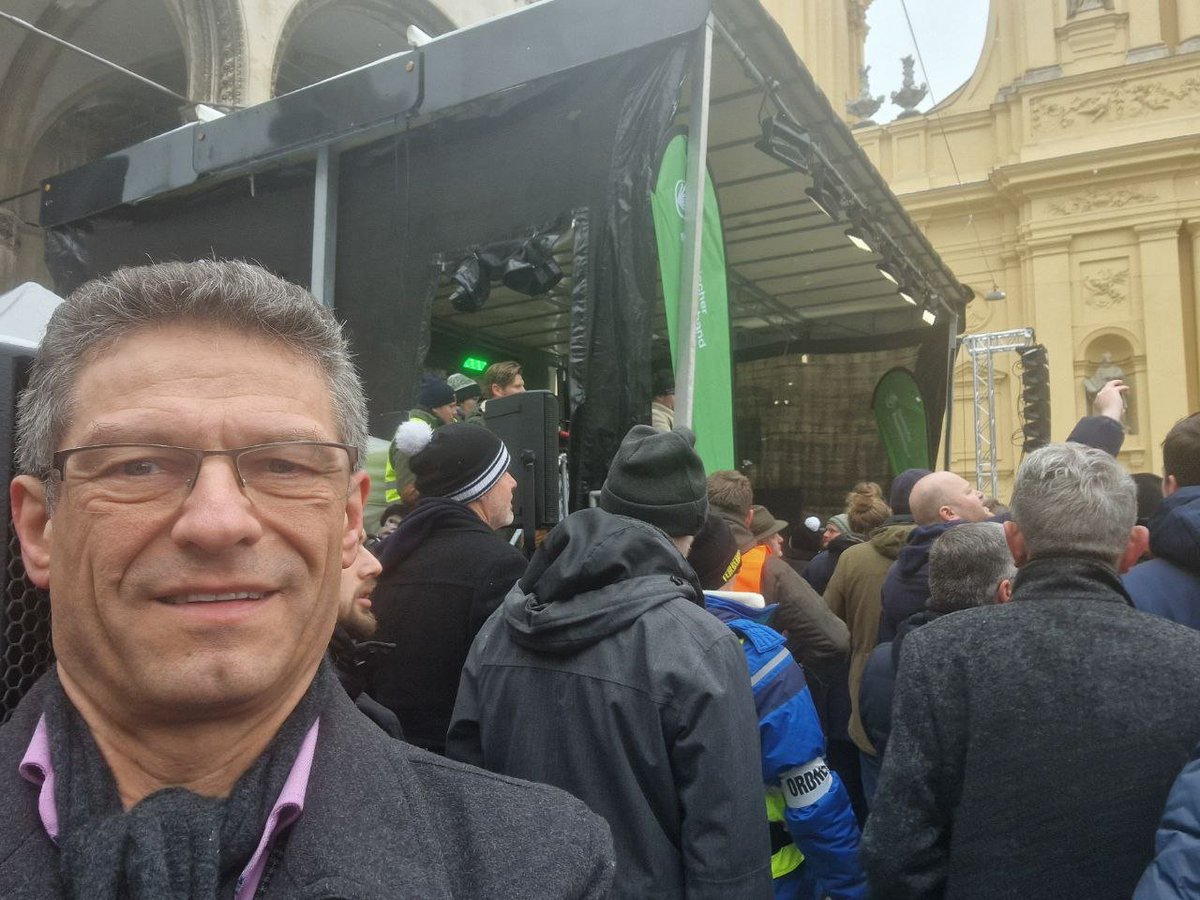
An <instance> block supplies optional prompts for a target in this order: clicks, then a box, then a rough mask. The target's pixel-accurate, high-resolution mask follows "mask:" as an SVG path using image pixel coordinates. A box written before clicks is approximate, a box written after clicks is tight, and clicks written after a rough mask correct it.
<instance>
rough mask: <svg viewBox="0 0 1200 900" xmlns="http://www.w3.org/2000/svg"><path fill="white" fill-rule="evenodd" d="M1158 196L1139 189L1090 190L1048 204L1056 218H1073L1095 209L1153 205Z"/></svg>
mask: <svg viewBox="0 0 1200 900" xmlns="http://www.w3.org/2000/svg"><path fill="white" fill-rule="evenodd" d="M1157 199H1158V194H1155V193H1153V192H1151V191H1143V190H1141V189H1139V188H1113V189H1111V190H1101V189H1099V188H1088V189H1087V190H1086V191H1083V192H1081V193H1078V194H1074V195H1072V196H1070V197H1060V198H1059V199H1057V200H1051V201H1050V203H1049V204H1048V206H1049V208H1050V212H1052V213H1054V215H1056V216H1073V215H1075V214H1076V213H1084V212H1091V211H1092V210H1095V209H1121V208H1122V207H1125V206H1131V205H1134V204H1141V203H1153V202H1154V201H1155V200H1157Z"/></svg>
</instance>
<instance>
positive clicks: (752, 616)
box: [704, 591, 779, 625]
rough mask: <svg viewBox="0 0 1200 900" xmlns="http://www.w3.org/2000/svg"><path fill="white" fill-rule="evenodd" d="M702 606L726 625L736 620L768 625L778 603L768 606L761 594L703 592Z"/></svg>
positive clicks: (777, 607)
mask: <svg viewBox="0 0 1200 900" xmlns="http://www.w3.org/2000/svg"><path fill="white" fill-rule="evenodd" d="M704 606H705V608H706V609H707V610H708V611H709V612H710V613H712V614H713V615H714V616H716V617H717V618H718V619H720V620H721V621H722V622H724V623H725V624H726V625H728V624H729V623H730V622H733V621H735V620H736V619H749V620H750V621H751V622H758V623H759V624H760V625H770V624H771V615H772V614H773V613H774V612H775V610H777V609H779V604H778V603H771V604H768V603H767V602H766V601H765V600H764V599H763V595H762V594H748V593H744V592H742V591H705V592H704Z"/></svg>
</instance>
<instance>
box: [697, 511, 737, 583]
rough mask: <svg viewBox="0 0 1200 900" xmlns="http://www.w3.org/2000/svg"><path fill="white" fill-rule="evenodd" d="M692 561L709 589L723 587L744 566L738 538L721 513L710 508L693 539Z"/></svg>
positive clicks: (698, 574)
mask: <svg viewBox="0 0 1200 900" xmlns="http://www.w3.org/2000/svg"><path fill="white" fill-rule="evenodd" d="M688 562H689V563H691V564H692V568H693V569H694V570H695V572H696V576H697V577H698V578H699V579H700V586H701V587H702V588H704V589H705V590H706V591H719V590H720V589H721V588H723V587H724V586H725V582H727V581H729V580H730V579H731V578H733V576H734V575H736V574H737V572H738V569H740V568H741V566H742V554H741V553H740V552H739V551H738V545H737V539H736V538H734V536H733V531H731V530H730V528H729V525H728V524H727V523H726V522H725V520H724V519H723V518H721V516H720V514H718V513H714V512H710V513H709V514H708V516H707V517H705V519H704V525H703V526H702V527H701V529H700V531H699V532H698V533H697V534H696V538H695V540H693V541H692V549H691V550H690V551H688Z"/></svg>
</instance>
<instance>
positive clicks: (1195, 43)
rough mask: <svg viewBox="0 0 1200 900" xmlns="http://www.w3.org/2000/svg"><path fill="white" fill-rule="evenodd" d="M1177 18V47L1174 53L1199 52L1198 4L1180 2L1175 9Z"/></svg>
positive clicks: (1188, 1)
mask: <svg viewBox="0 0 1200 900" xmlns="http://www.w3.org/2000/svg"><path fill="white" fill-rule="evenodd" d="M1175 8H1176V9H1177V10H1178V16H1179V46H1178V47H1176V48H1175V52H1176V53H1195V52H1196V51H1200V3H1196V2H1195V0H1180V2H1179V3H1178V4H1176V7H1175Z"/></svg>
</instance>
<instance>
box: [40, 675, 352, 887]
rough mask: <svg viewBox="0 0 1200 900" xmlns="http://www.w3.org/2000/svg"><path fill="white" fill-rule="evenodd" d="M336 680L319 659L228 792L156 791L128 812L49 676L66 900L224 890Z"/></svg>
mask: <svg viewBox="0 0 1200 900" xmlns="http://www.w3.org/2000/svg"><path fill="white" fill-rule="evenodd" d="M331 685H332V687H333V688H334V689H336V688H337V679H336V677H335V676H334V675H333V674H332V673H331V672H330V671H329V670H328V664H327V663H322V664H321V668H320V670H318V672H317V676H316V678H314V679H313V683H312V684H311V685H310V686H309V689H308V691H307V692H306V693H305V695H304V697H303V699H301V701H300V703H299V704H298V705H297V707H296V709H295V710H293V712H292V714H291V715H290V716H289V717H288V718H287V720H286V721H285V722H284V723H283V726H282V727H281V728H280V729H279V732H278V734H276V735H275V737H274V739H273V740H272V741H271V743H270V744H269V745H268V746H267V749H266V751H265V752H264V753H263V755H262V756H260V757H259V758H258V760H257V761H255V763H254V765H252V766H251V767H250V769H249V770H248V771H247V772H246V773H245V774H244V775H243V776H242V777H241V778H240V779H239V780H238V782H237V784H235V785H234V787H233V790H232V791H231V792H230V794H229V796H228V797H225V798H215V797H202V796H200V795H199V794H195V793H192V792H191V791H189V790H187V789H185V788H164V789H162V790H159V791H156V792H155V793H153V794H151V795H150V796H149V797H146V798H145V799H144V800H142V801H141V802H140V803H138V804H137V805H136V806H134V807H133V808H132V809H130V810H129V811H128V812H125V811H124V810H123V809H122V806H121V800H120V796H119V795H118V793H117V785H116V782H115V781H114V779H113V775H112V772H111V771H110V770H109V768H108V765H107V764H106V763H105V761H104V758H103V756H101V754H100V751H99V749H98V748H97V746H96V742H95V741H94V740H93V739H92V735H91V732H90V731H89V730H88V727H87V724H86V723H85V722H84V721H83V717H82V716H80V715H79V712H78V710H76V709H75V707H74V705H73V704H72V703H71V701H70V700H69V699H67V696H66V694H65V693H64V692H63V689H62V685H61V683H60V682H59V680H58V677H57V675H52V676H51V687H50V691H49V693H48V694H47V700H46V706H45V715H46V726H47V729H48V731H49V734H50V754H51V761H52V762H53V765H54V776H55V779H56V803H57V807H58V818H59V837H58V846H59V850H60V853H59V860H60V862H59V866H60V871H61V875H62V883H63V886H64V889H65V891H66V896H67V897H69V898H71V900H214V898H217V897H221V898H229V897H232V896H233V892H234V889H235V887H236V885H237V879H238V876H239V875H241V872H242V870H243V869H244V868H245V866H246V864H247V863H248V862H249V861H250V857H251V856H253V854H254V851H255V849H256V848H257V846H258V842H259V840H260V839H261V837H262V832H263V829H264V827H265V826H266V822H267V817H268V816H269V815H270V812H271V808H272V807H273V806H274V804H275V801H276V799H278V797H279V793H280V791H281V790H282V789H283V784H284V782H285V781H286V780H287V777H288V774H289V773H290V772H291V769H292V765H293V764H294V763H295V761H296V757H297V756H298V755H299V752H300V745H301V744H302V743H303V741H304V737H305V735H306V734H307V733H308V730H309V728H310V727H311V726H312V723H313V722H314V721H315V720H316V718H317V716H318V715H319V714H320V711H321V709H322V708H323V707H324V705H325V703H326V702H327V700H328V698H329V697H330V696H331V693H330V691H331V687H330V686H331Z"/></svg>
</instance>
